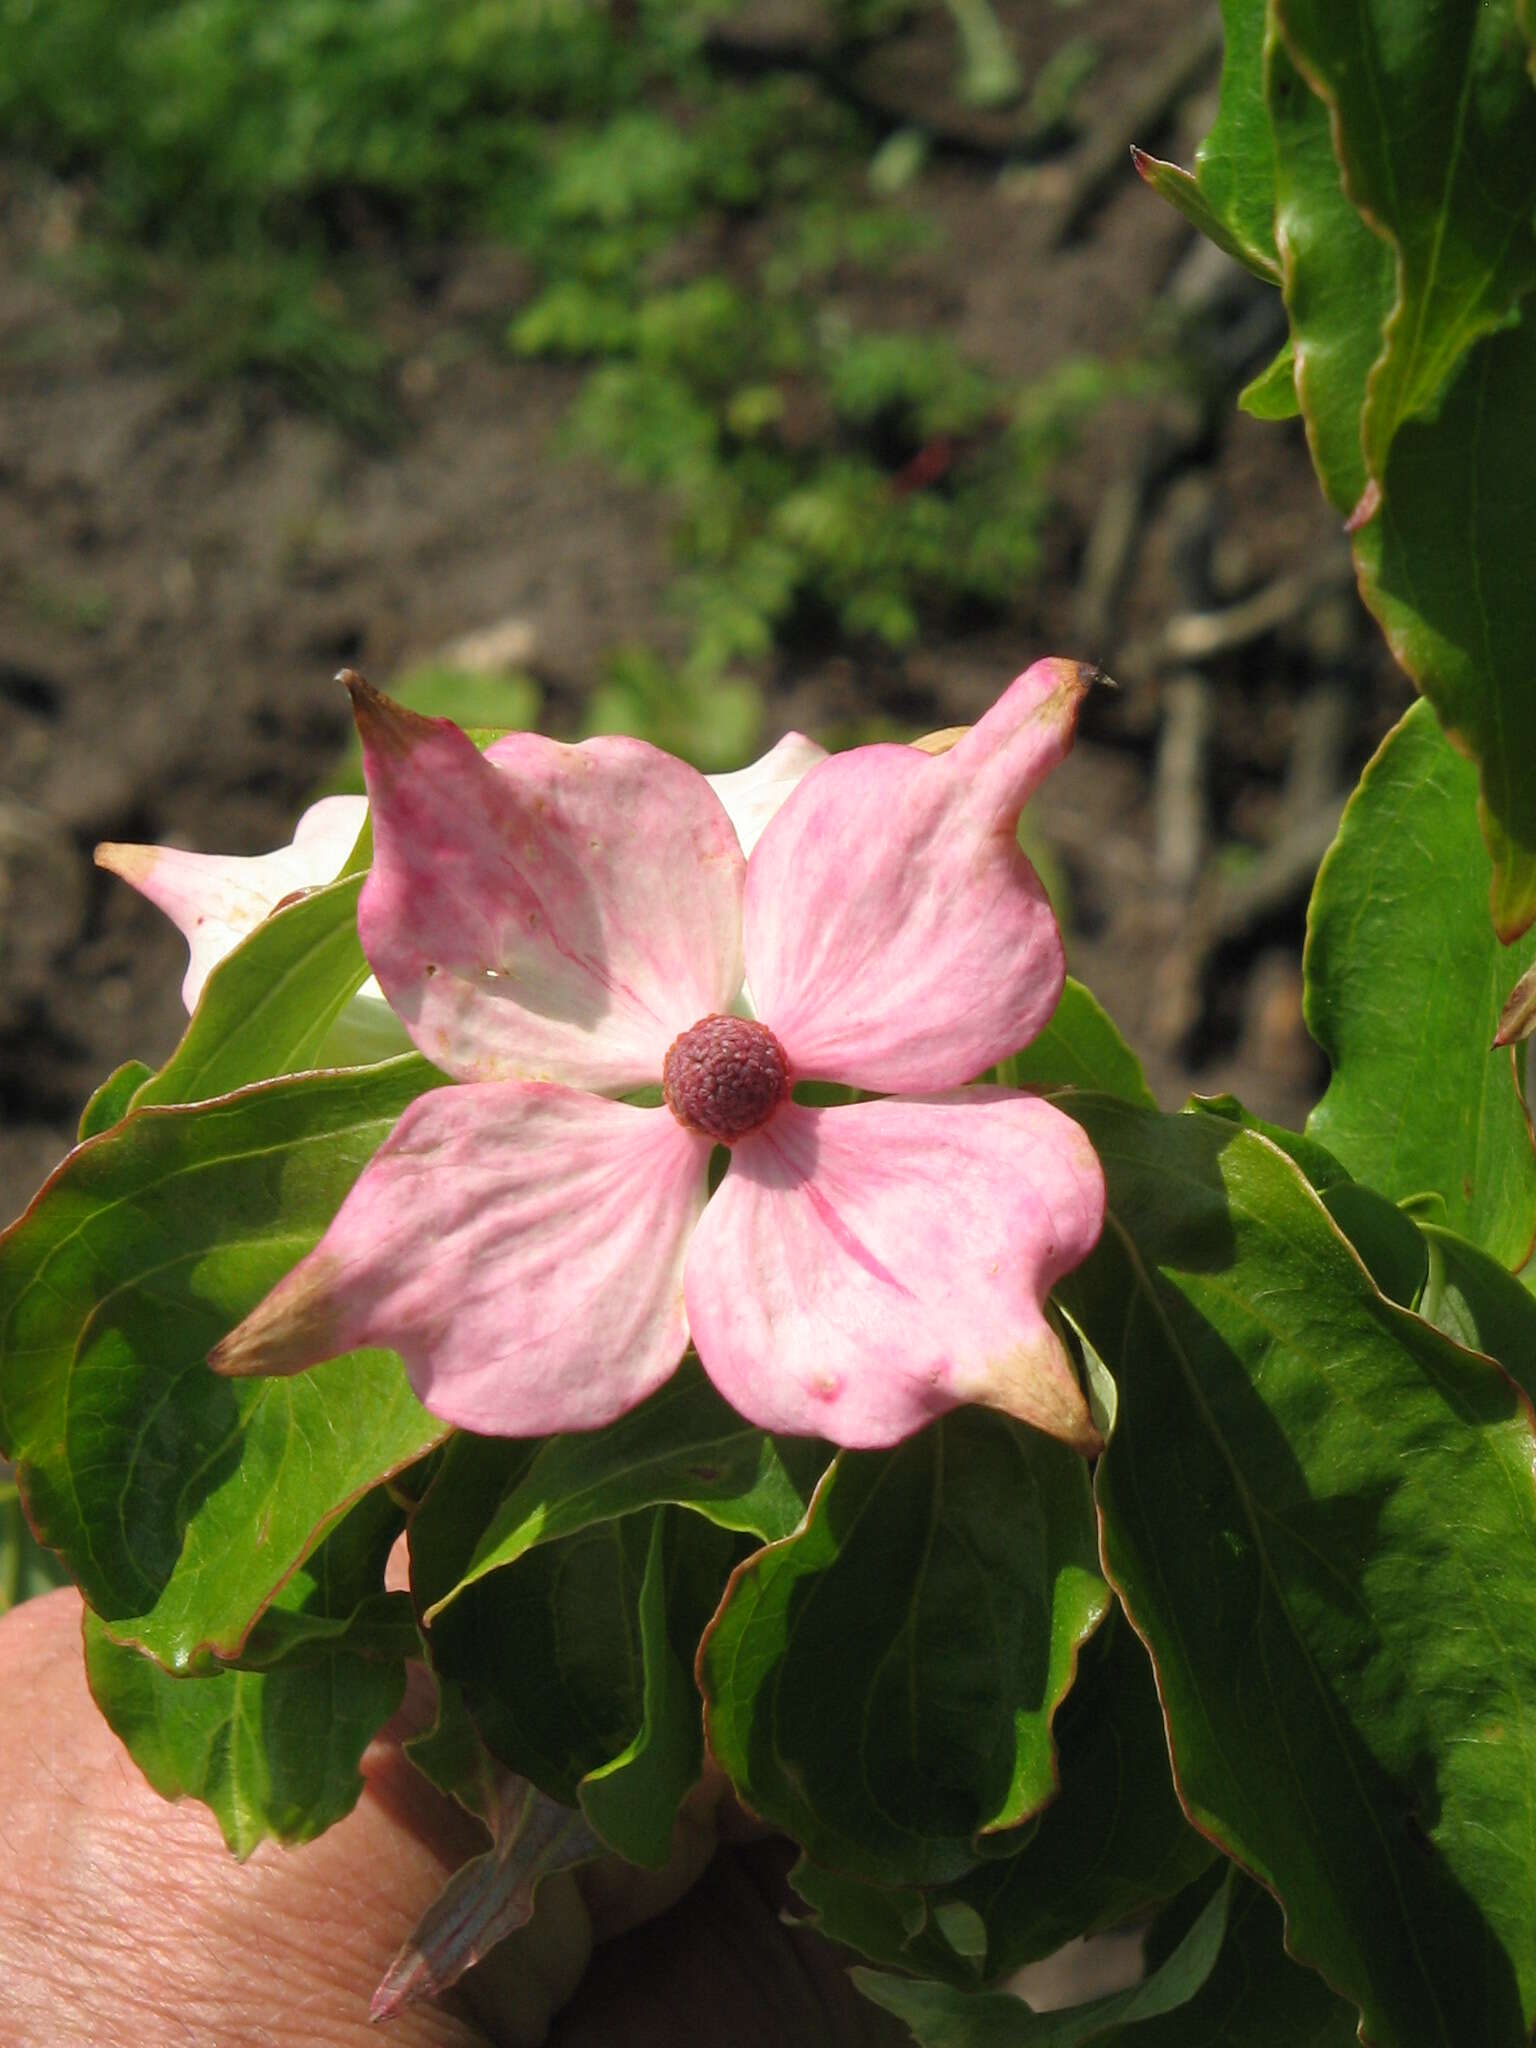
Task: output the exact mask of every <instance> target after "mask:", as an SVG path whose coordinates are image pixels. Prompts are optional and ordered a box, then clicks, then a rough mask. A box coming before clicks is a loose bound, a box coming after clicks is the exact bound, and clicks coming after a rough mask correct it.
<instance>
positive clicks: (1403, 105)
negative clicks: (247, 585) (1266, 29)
mask: <svg viewBox="0 0 1536 2048" xmlns="http://www.w3.org/2000/svg"><path fill="white" fill-rule="evenodd" d="M1273 12H1274V15H1275V17H1276V19H1277V21H1278V24H1279V28H1280V33H1281V34H1282V35H1283V36H1284V38H1285V41H1286V44H1287V47H1288V49H1289V51H1290V54H1291V56H1292V57H1293V58H1294V59H1295V61H1296V62H1297V64H1298V65H1299V66H1300V67H1301V68H1302V70H1303V71H1304V72H1305V73H1306V75H1307V78H1308V80H1309V82H1310V83H1311V85H1312V86H1313V89H1314V90H1315V91H1318V92H1319V93H1320V94H1321V95H1322V96H1323V98H1324V99H1325V100H1326V102H1327V106H1328V111H1329V115H1330V120H1331V124H1332V128H1333V134H1334V146H1335V150H1336V152H1337V153H1338V155H1339V157H1340V159H1341V164H1342V169H1343V173H1344V180H1345V183H1346V184H1347V187H1348V190H1349V195H1350V197H1351V199H1352V200H1353V202H1354V204H1355V206H1356V207H1357V208H1358V209H1359V210H1360V212H1361V213H1362V214H1364V215H1365V217H1366V218H1367V220H1368V221H1369V222H1370V223H1371V224H1372V226H1373V227H1374V228H1375V230H1376V231H1377V233H1378V234H1380V235H1382V236H1383V237H1385V238H1387V239H1388V240H1389V242H1390V244H1391V249H1392V254H1393V258H1394V262H1395V269H1396V277H1395V280H1394V283H1395V289H1394V298H1393V307H1392V314H1391V319H1390V321H1389V323H1388V325H1387V328H1386V332H1385V335H1384V337H1383V343H1384V345H1383V348H1382V352H1381V355H1380V358H1379V360H1378V361H1377V362H1376V363H1375V364H1374V366H1373V368H1372V370H1371V375H1370V384H1369V389H1368V393H1367V398H1366V404H1365V408H1364V413H1363V416H1362V420H1361V434H1362V437H1363V441H1364V449H1365V458H1366V465H1367V468H1368V470H1369V472H1370V473H1371V475H1373V476H1374V477H1376V478H1377V479H1378V481H1384V479H1385V474H1386V462H1387V455H1388V451H1389V450H1390V448H1391V445H1392V440H1393V437H1394V435H1395V434H1396V433H1397V430H1398V428H1399V426H1400V425H1401V424H1402V422H1403V421H1404V420H1405V419H1410V418H1413V417H1415V416H1419V415H1423V414H1427V413H1430V412H1432V411H1433V410H1434V408H1435V407H1436V405H1437V404H1438V403H1439V400H1440V398H1441V396H1442V394H1443V392H1444V390H1445V387H1446V385H1447V383H1448V381H1449V379H1450V377H1451V375H1452V374H1453V372H1454V371H1455V368H1456V366H1457V364H1458V363H1459V362H1460V360H1461V358H1462V357H1463V355H1464V354H1465V353H1466V351H1467V350H1468V349H1469V348H1470V347H1471V346H1472V344H1473V343H1474V342H1476V341H1478V340H1479V339H1480V338H1481V337H1482V336H1483V335H1485V334H1488V333H1491V332H1493V331H1494V330H1495V329H1497V328H1500V327H1503V326H1504V325H1505V324H1506V323H1507V322H1508V321H1509V320H1510V319H1511V317H1512V316H1513V314H1514V312H1515V309H1516V306H1517V305H1518V303H1519V301H1520V299H1521V298H1522V296H1523V295H1524V294H1525V293H1526V292H1527V291H1529V290H1530V288H1531V286H1532V285H1533V284H1536V234H1533V232H1532V227H1533V223H1532V207H1533V202H1536V91H1533V89H1532V85H1531V80H1530V78H1529V76H1528V75H1527V73H1526V68H1525V63H1524V56H1525V52H1524V50H1523V49H1522V47H1521V41H1520V32H1519V28H1518V25H1517V23H1516V21H1515V9H1514V0H1480V4H1479V5H1478V6H1475V7H1469V6H1440V5H1424V4H1420V5H1416V6H1407V7H1405V6H1404V5H1403V4H1402V0H1273ZM1527 502H1529V501H1527Z"/></svg>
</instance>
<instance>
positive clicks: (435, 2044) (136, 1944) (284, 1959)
mask: <svg viewBox="0 0 1536 2048" xmlns="http://www.w3.org/2000/svg"><path fill="white" fill-rule="evenodd" d="M0 1671H3V1673H4V1678H3V1695H4V1701H5V1713H4V1721H3V1732H0V1847H3V1852H4V1870H5V1878H4V1881H3V1883H0V2039H3V2041H4V2043H5V2048H362V2044H363V2043H365V2042H367V2043H370V2044H372V2048H379V2043H380V2042H381V2040H382V2041H384V2042H386V2043H387V2044H388V2048H522V2044H524V2043H531V2042H536V2041H538V2040H539V2039H540V2038H541V2037H542V2032H543V2029H544V2027H545V2025H546V2024H547V2023H549V2021H550V2020H551V2017H552V2016H553V2015H554V2014H555V2013H556V2012H557V2010H558V2013H559V2016H558V2018H554V2020H553V2025H552V2027H551V2030H550V2031H549V2033H548V2036H547V2038H548V2042H549V2048H674V2044H676V2043H677V2042H679V2041H688V2042H689V2043H692V2044H696V2048H818V2044H822V2043H825V2044H826V2048H879V2044H885V2043H890V2042H895V2043H899V2042H901V2041H904V2040H905V2039H906V2035H905V2031H904V2030H903V2029H901V2028H899V2027H897V2028H895V2031H894V2032H893V2031H891V2028H892V2026H893V2025H894V2023H892V2022H889V2021H888V2020H887V2019H886V2018H885V2016H884V2015H883V2014H879V2013H877V2012H876V2011H875V2009H874V2008H873V2007H871V2006H869V2005H867V2004H866V2003H865V2002H864V2001H863V2000H862V1999H860V1998H859V1997H858V1995H857V1994H856V1993H855V1992H854V1991H853V1990H852V1988H851V1986H850V1985H849V1983H848V1981H847V1978H846V1976H845V1975H844V1962H845V1960H846V1959H845V1958H843V1957H841V1956H840V1955H839V1954H838V1953H837V1952H836V1951H835V1950H833V1949H831V1948H830V1947H829V1946H828V1945H827V1944H825V1943H823V1942H820V1941H818V1940H817V1939H816V1938H815V1937H812V1936H809V1935H806V1934H802V1933H797V1932H795V1931H794V1930H792V1929H788V1928H786V1927H784V1926H783V1925H782V1923H781V1921H780V1918H779V1912H780V1907H781V1905H782V1903H783V1900H784V1891H783V1884H782V1877H783V1871H784V1868H785V1865H786V1862H787V1860H788V1859H787V1855H786V1853H785V1845H783V1844H781V1843H777V1842H771V1841H759V1842H757V1843H753V1844H744V1845H738V1846H732V1847H729V1848H725V1849H722V1850H721V1851H719V1853H718V1854H716V1856H715V1857H714V1860H713V1861H712V1862H710V1863H709V1865H708V1869H707V1871H706V1873H705V1876H704V1879H703V1881H702V1882H701V1883H699V1884H697V1885H695V1886H694V1887H693V1888H692V1889H691V1890H689V1891H688V1892H687V1894H686V1896H685V1897H683V1898H682V1899H681V1901H680V1903H677V1904H675V1905H671V1910H669V1911H661V1910H660V1909H661V1908H662V1907H664V1906H666V1905H669V1904H670V1903H671V1897H675V1896H676V1894H677V1892H678V1890H679V1889H680V1888H681V1887H682V1886H684V1885H686V1884H687V1883H688V1881H689V1879H690V1878H691V1877H692V1876H693V1875H694V1874H695V1872H696V1871H697V1869H698V1868H699V1867H700V1866H701V1865H702V1864H703V1863H704V1861H705V1859H706V1858H707V1856H708V1852H709V1847H710V1843H711V1841H712V1839H713V1836H712V1815H710V1813H709V1812H708V1811H707V1809H706V1807H705V1806H704V1805H703V1804H700V1806H699V1807H698V1808H697V1810H696V1813H695V1815H694V1817H693V1821H692V1824H691V1831H690V1835H689V1839H688V1842H687V1845H686V1847H685V1851H684V1855H683V1858H682V1861H681V1864H680V1866H679V1869H678V1871H677V1872H675V1873H673V1874H672V1875H671V1876H670V1877H667V1878H663V1879H662V1880H661V1881H660V1882H659V1883H658V1882H657V1881H656V1880H654V1879H652V1880H647V1881H645V1883H643V1884H642V1886H641V1887H640V1888H639V1889H638V1890H637V1888H636V1886H635V1885H634V1884H633V1883H630V1882H628V1881H626V1880H625V1879H624V1878H623V1877H622V1876H620V1875H616V1874H615V1873H614V1872H613V1871H612V1870H608V1871H604V1870H601V1869H597V1870H594V1871H593V1872H591V1873H584V1874H583V1878H582V1883H581V1886H580V1887H578V1885H577V1883H576V1882H575V1881H574V1880H573V1879H572V1878H570V1877H568V1876H567V1877H562V1878H557V1879H555V1880H553V1881H551V1883H549V1884H546V1886H545V1887H544V1888H543V1889H542V1890H541V1892H540V1903H541V1920H542V1921H543V1922H544V1923H545V1924H543V1925H541V1926H536V1927H535V1928H532V1929H529V1930H527V1931H526V1932H525V1933H523V1934H521V1935H517V1936H514V1937H512V1939H511V1940H510V1941H509V1942H507V1943H504V1944H503V1945H502V1947H501V1948H500V1949H498V1950H496V1951H495V1952H494V1953H493V1954H492V1956H491V1957H490V1958H488V1959H487V1961H486V1962H485V1963H483V1964H482V1965H481V1966H480V1967H479V1968H478V1969H477V1970H476V1971H474V1972H472V1973H471V1975H470V1977H468V1978H467V1979H466V1980H465V1983H464V1985H463V1986H461V1987H460V1989H459V1990H458V1991H456V1992H454V1993H452V1994H450V1995H449V1996H448V1997H447V1998H445V1999H444V2000H442V2001H441V2002H440V2003H438V2004H431V2005H429V2004H423V2005H418V2006H414V2007H412V2008H411V2009H410V2010H409V2011H407V2012H406V2013H404V2014H402V2015H401V2016H400V2017H399V2018H398V2019H396V2020H393V2021H390V2022H389V2023H388V2025H387V2026H386V2027H384V2028H382V2029H379V2028H374V2027H372V2026H370V2024H369V2021H368V2002H369V1998H370V1996H371V1994H372V1992H373V1990H374V1987H375V1986H376V1985H377V1984H378V1982H379V1980H380V1978H381V1977H382V1976H383V1975H384V1972H385V1970H386V1969H387V1967H388V1965H389V1963H390V1961H391V1960H392V1958H393V1956H394V1953H395V1950H396V1949H397V1947H398V1946H399V1944H400V1942H401V1941H402V1939H403V1938H404V1936H405V1935H406V1934H407V1933H408V1932H409V1930H410V1929H411V1928H412V1927H413V1926H414V1925H415V1923H416V1921H417V1920H418V1919H419V1917H420V1916H421V1914H422V1912H423V1911H424V1910H425V1909H426V1907H427V1906H428V1905H429V1904H430V1903H431V1901H432V1899H433V1898H434V1897H435V1896H436V1894H437V1893H438V1891H439V1890H440V1889H441V1887H442V1884H443V1882H444V1880H445V1878H446V1877H447V1875H448V1874H449V1872H450V1871H451V1870H453V1869H454V1868H455V1867H456V1866H457V1864H459V1863H460V1862H461V1861H462V1860H463V1859H464V1858H465V1857H467V1856H470V1855H473V1854H475V1853H476V1852H477V1850H479V1849H480V1848H482V1847H483V1846H484V1838H483V1836H482V1835H481V1834H480V1831H479V1829H478V1828H477V1827H476V1825H475V1824H474V1823H473V1822H472V1821H471V1820H470V1819H469V1818H468V1817H467V1816H466V1815H464V1814H463V1813H462V1812H460V1811H459V1809H458V1808H457V1807H455V1806H454V1805H453V1804H452V1802H451V1801H449V1800H446V1799H443V1798H441V1797H440V1796H439V1795H437V1794H436V1793H435V1792H433V1791H432V1789H431V1788H430V1787H429V1786H428V1785H427V1784H426V1782H425V1781H424V1780H423V1779H422V1778H421V1777H420V1776H419V1775H418V1774H417V1773H416V1772H415V1771H414V1770H413V1769H412V1768H411V1766H410V1765H409V1764H408V1763H407V1762H406V1761H405V1759H404V1756H403V1754H402V1752H401V1750H400V1749H399V1747H398V1744H397V1743H396V1742H395V1741H394V1740H392V1739H381V1740H380V1741H378V1742H376V1743H374V1744H373V1745H372V1747H371V1748H370V1750H369V1751H368V1753H367V1755H366V1757H365V1758H364V1763H363V1774H364V1778H365V1789H364V1791H363V1795H362V1797H361V1799H360V1800H359V1802H358V1804H357V1806H356V1808H355V1809H354V1811H353V1812H352V1813H351V1814H350V1815H349V1816H348V1817H347V1819H346V1820H344V1821H342V1822H341V1823H339V1824H338V1825H337V1826H336V1827H334V1828H332V1829H331V1830H330V1831H329V1832H328V1833H327V1834H325V1835H322V1836H321V1837H320V1839H319V1840H318V1841H315V1842H311V1843H308V1844H306V1845H304V1846H303V1847H301V1848H297V1849H281V1848H278V1847H277V1846H276V1845H275V1844H272V1843H266V1844H264V1845H263V1846H262V1847H261V1848H259V1849H257V1850H256V1852H255V1853H254V1855H252V1856H251V1857H250V1858H249V1860H248V1861H247V1862H245V1863H243V1864H241V1863H236V1862H235V1860H234V1859H233V1857H231V1856H230V1854H229V1852H228V1851H227V1850H226V1848H225V1847H224V1843H223V1841H222V1839H221V1837H220V1835H219V1832H218V1829H217V1827H216V1826H215V1824H214V1821H213V1818H212V1816H211V1815H210V1814H209V1813H208V1812H207V1811H206V1809H205V1808H203V1807H201V1806H198V1805H196V1804H195V1803H194V1802H192V1801H183V1802H182V1803H180V1804H179V1805H168V1804H166V1803H165V1802H164V1801H162V1800H161V1799H160V1798H159V1796H158V1795H157V1794H156V1793H155V1792H153V1791H152V1790H151V1789H150V1787H149V1785H148V1784H147V1783H146V1782H145V1780H144V1779H143V1778H142V1777H141V1776H140V1774H139V1772H138V1770H137V1768H136V1767H135V1765H134V1764H133V1762H132V1761H131V1759H130V1758H129V1757H128V1755H127V1753H126V1751H125V1750H124V1749H123V1748H122V1746H121V1744H120V1743H119V1742H118V1741H117V1739H116V1737H115V1736H114V1735H113V1734H112V1733H111V1731H110V1730H109V1729H108V1727H107V1725H106V1723H105V1722H104V1721H103V1720H102V1718H101V1716H100V1714H99V1713H98V1712H97V1710H96V1707H95V1704H94V1702H93V1701H92V1700H91V1697H90V1694H89V1692H88V1690H87V1688H86V1683H85V1673H84V1667H83V1663H82V1658H81V1647H80V1601H79V1597H78V1595H76V1594H75V1593H74V1592H73V1591H72V1590H68V1589H66V1590H64V1591H61V1592H57V1593H52V1594H49V1595H48V1596H46V1597H45V1598H42V1599H38V1600H33V1601H30V1602H28V1603H27V1604H26V1605H24V1606H22V1607H19V1608H16V1609H15V1610H13V1611H12V1612H11V1613H10V1614H8V1615H7V1616H5V1617H4V1619H3V1620H0ZM669 1894H670V1895H671V1897H669ZM658 1912H660V1917H659V1918H649V1917H648V1916H649V1915H652V1914H656V1913H658ZM641 1920H643V1921H645V1923H646V1924H641V1925H636V1924H634V1923H635V1922H637V1921H641ZM626 1928H627V1929H628V1930H629V1931H627V1932H626V1931H622V1930H624V1929H626ZM605 1937H616V1938H607V1939H605ZM594 1942H596V1944H597V1945H596V1946H595V1947H594ZM572 1992H574V1993H575V1996H574V1998H571V1994H572ZM567 1999H571V2002H570V2003H569V2004H568V2005H567V2004H566V2003H565V2001H566V2000H567ZM561 2008H563V2009H561Z"/></svg>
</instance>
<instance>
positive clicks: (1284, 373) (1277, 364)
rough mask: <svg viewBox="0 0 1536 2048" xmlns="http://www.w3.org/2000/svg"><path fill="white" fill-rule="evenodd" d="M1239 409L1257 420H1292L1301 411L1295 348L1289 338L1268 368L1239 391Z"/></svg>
mask: <svg viewBox="0 0 1536 2048" xmlns="http://www.w3.org/2000/svg"><path fill="white" fill-rule="evenodd" d="M1237 403H1238V409H1239V410H1240V411H1242V412H1245V413H1247V415H1248V417H1249V418H1250V419H1255V420H1293V419H1295V418H1296V417H1297V415H1298V414H1299V413H1300V411H1301V401H1300V400H1299V399H1298V398H1297V396H1296V350H1295V345H1294V344H1293V343H1292V342H1290V341H1286V342H1285V343H1284V345H1283V346H1282V348H1281V350H1280V353H1279V354H1278V355H1277V356H1276V357H1275V359H1274V361H1273V362H1272V363H1270V364H1269V366H1268V368H1267V369H1263V370H1260V372H1259V374H1258V375H1257V377H1254V378H1252V379H1251V380H1250V381H1249V382H1248V383H1247V384H1245V385H1244V386H1243V388H1242V390H1241V391H1239V393H1238V394H1237Z"/></svg>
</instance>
